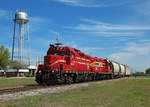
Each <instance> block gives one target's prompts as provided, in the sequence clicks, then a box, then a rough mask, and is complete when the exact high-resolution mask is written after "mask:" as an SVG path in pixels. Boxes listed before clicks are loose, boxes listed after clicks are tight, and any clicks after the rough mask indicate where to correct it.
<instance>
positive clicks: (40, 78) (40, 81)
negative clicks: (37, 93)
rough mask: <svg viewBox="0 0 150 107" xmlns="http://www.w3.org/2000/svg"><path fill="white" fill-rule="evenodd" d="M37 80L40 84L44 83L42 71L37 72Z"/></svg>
mask: <svg viewBox="0 0 150 107" xmlns="http://www.w3.org/2000/svg"><path fill="white" fill-rule="evenodd" d="M35 81H36V82H37V83H38V84H40V85H42V84H43V80H42V75H41V73H37V74H36V78H35Z"/></svg>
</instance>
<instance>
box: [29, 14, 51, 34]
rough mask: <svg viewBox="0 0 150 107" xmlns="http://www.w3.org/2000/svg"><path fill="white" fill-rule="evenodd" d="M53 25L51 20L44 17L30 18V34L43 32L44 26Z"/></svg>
mask: <svg viewBox="0 0 150 107" xmlns="http://www.w3.org/2000/svg"><path fill="white" fill-rule="evenodd" d="M51 23H52V22H51V20H50V19H47V18H44V17H40V16H33V17H29V25H30V32H35V31H36V32H37V31H41V30H43V29H44V26H46V25H48V24H51ZM41 28H43V29H41ZM47 30H48V29H47Z"/></svg>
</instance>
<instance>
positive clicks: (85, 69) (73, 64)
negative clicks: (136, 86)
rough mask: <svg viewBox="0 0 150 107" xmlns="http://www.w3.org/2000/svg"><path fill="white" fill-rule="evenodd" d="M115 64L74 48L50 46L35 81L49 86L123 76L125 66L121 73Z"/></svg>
mask: <svg viewBox="0 0 150 107" xmlns="http://www.w3.org/2000/svg"><path fill="white" fill-rule="evenodd" d="M115 64H116V63H115V62H112V61H108V60H107V59H101V58H96V57H91V56H89V55H86V54H84V53H82V52H81V51H80V50H77V49H75V48H71V47H64V46H59V45H50V48H49V49H48V51H47V55H46V56H45V57H44V64H42V65H39V66H38V70H37V73H36V81H37V82H38V83H39V84H47V85H50V84H56V83H57V84H62V83H73V82H82V81H92V80H100V79H109V78H113V77H118V76H120V75H121V74H122V75H123V76H124V75H125V72H126V71H125V67H126V66H124V71H123V73H121V67H120V65H118V66H117V64H116V65H115ZM117 67H118V68H119V69H118V68H117ZM117 70H118V71H117ZM128 74H129V73H128Z"/></svg>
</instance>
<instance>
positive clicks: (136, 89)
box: [0, 79, 150, 107]
mask: <svg viewBox="0 0 150 107" xmlns="http://www.w3.org/2000/svg"><path fill="white" fill-rule="evenodd" d="M90 85H91V87H90V88H87V89H82V90H71V91H66V92H62V93H57V94H44V95H38V96H30V97H29V96H28V97H23V98H21V99H16V100H10V101H6V102H0V106H2V107H150V79H122V80H119V81H108V82H104V83H90Z"/></svg>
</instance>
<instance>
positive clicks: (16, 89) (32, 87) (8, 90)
mask: <svg viewBox="0 0 150 107" xmlns="http://www.w3.org/2000/svg"><path fill="white" fill-rule="evenodd" d="M119 79H121V78H119ZM119 79H117V80H119ZM112 80H116V79H111V80H101V81H102V82H105V81H112ZM89 82H90V83H92V82H98V81H89ZM85 83H86V82H85ZM76 84H80V83H76ZM65 85H67V84H63V85H61V86H65ZM57 86H60V85H50V86H45V85H29V86H23V87H14V88H5V89H0V95H2V94H12V93H17V92H22V91H29V90H35V89H42V88H52V87H57Z"/></svg>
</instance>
